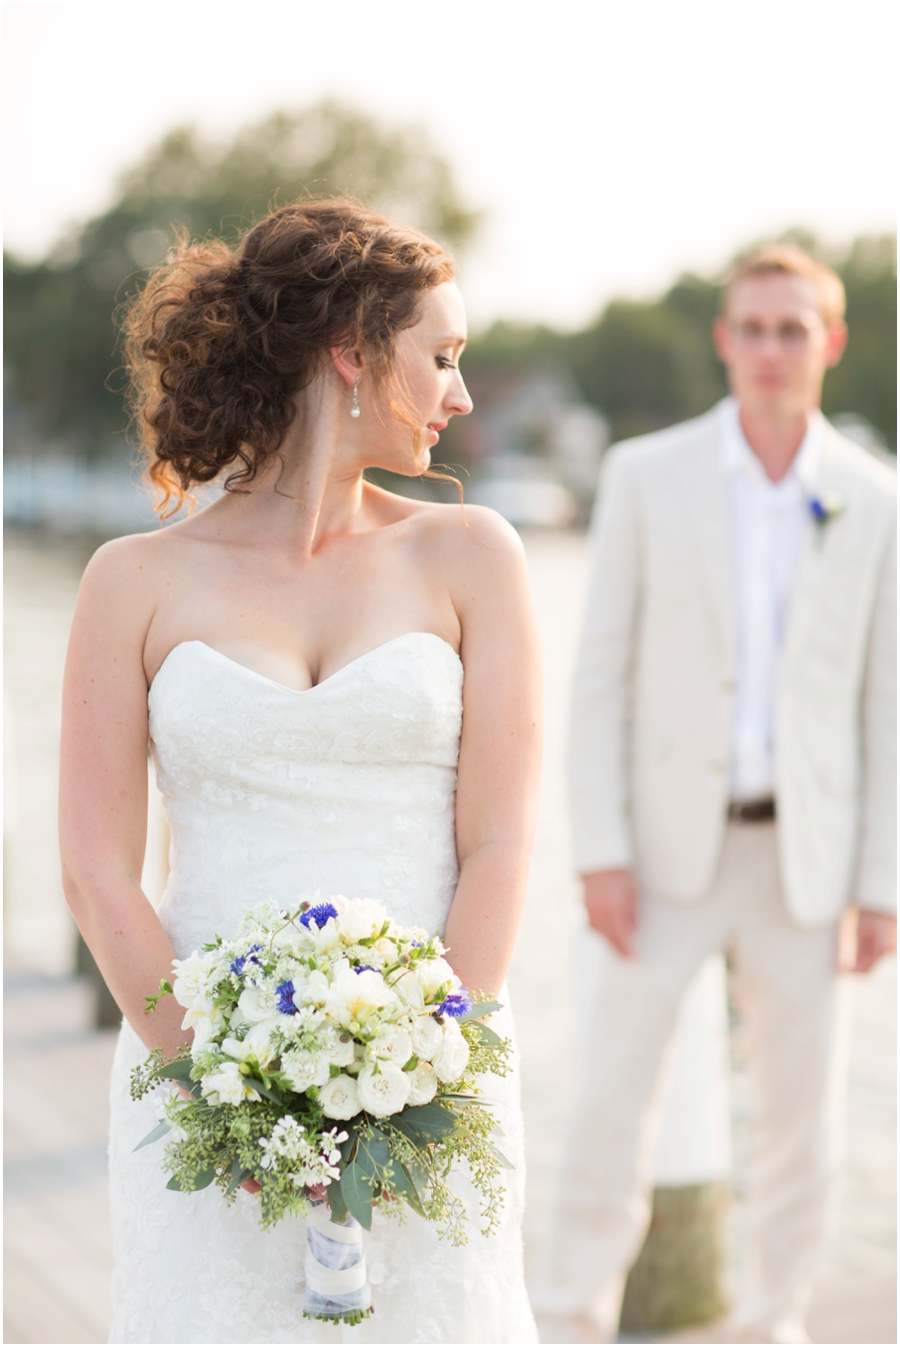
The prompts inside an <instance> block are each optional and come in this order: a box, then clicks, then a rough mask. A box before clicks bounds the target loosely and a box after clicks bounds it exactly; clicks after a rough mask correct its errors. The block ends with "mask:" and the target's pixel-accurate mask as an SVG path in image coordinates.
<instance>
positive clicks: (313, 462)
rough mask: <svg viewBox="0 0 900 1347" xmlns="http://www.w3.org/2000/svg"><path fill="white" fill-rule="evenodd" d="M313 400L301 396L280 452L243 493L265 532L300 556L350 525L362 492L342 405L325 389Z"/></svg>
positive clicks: (306, 555) (305, 556)
mask: <svg viewBox="0 0 900 1347" xmlns="http://www.w3.org/2000/svg"><path fill="white" fill-rule="evenodd" d="M318 391H319V390H317V392H318ZM311 402H312V399H311V398H310V397H309V396H307V397H305V398H304V399H303V400H302V401H301V402H300V405H298V408H297V414H296V416H295V417H294V420H293V422H292V423H291V425H290V427H289V428H288V431H287V434H286V435H285V438H284V441H283V443H282V445H281V447H280V449H279V450H278V453H277V454H273V455H272V457H271V459H270V460H269V461H268V462H267V463H266V464H265V466H264V467H263V469H262V470H261V471H260V473H259V474H258V476H257V477H256V479H255V481H254V482H252V483H251V484H250V485H249V488H248V492H249V499H248V498H247V497H245V498H244V499H245V502H246V504H247V505H249V506H250V508H251V509H252V510H253V511H254V512H255V513H256V514H257V516H258V517H259V519H260V522H261V523H262V524H263V526H264V527H265V529H266V532H267V536H268V537H269V538H270V539H271V538H275V537H278V538H279V539H280V540H281V541H283V543H284V544H285V545H286V546H288V547H289V548H290V549H291V550H292V551H294V552H295V553H297V554H298V556H299V557H300V558H301V559H304V560H308V559H309V558H310V557H311V556H312V555H313V553H314V552H315V551H316V550H317V548H318V547H320V546H321V544H322V543H323V542H325V541H326V540H327V539H328V538H329V537H333V536H334V535H335V534H338V533H346V532H348V531H350V530H351V529H352V528H353V525H354V522H355V520H356V519H357V517H358V515H359V511H360V508H361V505H362V498H363V465H362V463H361V462H360V460H359V456H358V453H357V452H355V450H354V446H353V445H352V444H351V443H350V442H349V440H350V436H349V435H348V434H347V429H346V427H345V426H344V425H343V421H344V420H345V418H346V407H345V406H344V405H343V404H342V403H341V401H340V399H339V398H337V397H329V396H327V393H326V396H325V397H322V396H321V394H320V395H319V396H317V397H316V399H315V404H314V405H313V406H311V405H310V404H311ZM341 413H343V414H342V415H341Z"/></svg>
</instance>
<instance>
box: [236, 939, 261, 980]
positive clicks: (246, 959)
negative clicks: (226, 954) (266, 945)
mask: <svg viewBox="0 0 900 1347" xmlns="http://www.w3.org/2000/svg"><path fill="white" fill-rule="evenodd" d="M261 949H262V945H251V946H250V948H249V949H248V950H247V953H246V954H239V955H238V957H237V958H236V959H232V961H231V971H232V973H234V974H235V975H236V976H237V977H242V976H243V973H244V965H245V964H248V963H252V964H255V965H256V967H257V968H259V959H257V957H256V956H257V954H258V952H259V951H260V950H261Z"/></svg>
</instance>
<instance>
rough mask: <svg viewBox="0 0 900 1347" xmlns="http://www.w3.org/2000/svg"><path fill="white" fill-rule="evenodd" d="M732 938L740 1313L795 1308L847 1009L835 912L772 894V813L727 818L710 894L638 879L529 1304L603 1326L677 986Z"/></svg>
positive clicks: (825, 1192) (643, 1217)
mask: <svg viewBox="0 0 900 1347" xmlns="http://www.w3.org/2000/svg"><path fill="white" fill-rule="evenodd" d="M719 950H730V951H731V952H732V954H733V956H734V959H735V962H736V967H737V980H736V992H737V995H738V997H739V1002H740V1007H741V1013H742V1017H743V1019H744V1021H745V1023H746V1028H747V1037H748V1051H749V1063H748V1067H749V1073H750V1077H751V1085H752V1090H753V1096H754V1117H753V1150H754V1156H755V1160H754V1165H753V1171H752V1174H751V1190H750V1209H751V1249H750V1257H749V1267H748V1269H747V1277H746V1284H745V1285H744V1286H743V1287H741V1288H740V1295H739V1299H738V1303H737V1307H736V1312H735V1316H734V1317H735V1319H736V1320H737V1321H738V1322H740V1323H741V1324H744V1325H752V1326H753V1327H758V1328H766V1327H770V1326H773V1325H777V1324H778V1323H781V1322H782V1321H785V1320H795V1319H801V1320H802V1316H803V1314H804V1313H805V1310H806V1306H807V1303H808V1299H809V1293H810V1289H811V1284H812V1279H813V1275H814V1272H815V1266H816V1260H817V1255H818V1254H819V1251H820V1248H821V1245H822V1241H823V1236H824V1234H825V1229H826V1222H827V1218H828V1215H829V1212H830V1209H831V1207H832V1205H833V1195H834V1189H835V1184H836V1179H837V1177H838V1171H839V1162H840V1151H841V1130H842V1128H841V1123H842V1114H843V1109H842V1100H841V1093H842V1088H841V1087H842V1081H843V1077H844V1069H843V1068H844V1063H843V1059H844V1057H845V1052H844V1046H845V1042H846V1024H847V1015H846V1011H845V1007H844V1004H843V1002H844V990H845V989H844V986H843V983H844V979H841V978H839V977H838V975H837V972H836V961H837V926H836V924H830V925H828V926H823V927H815V928H804V927H801V926H798V925H797V924H796V923H795V922H794V921H793V920H792V919H791V918H790V917H789V915H788V913H787V911H786V909H785V906H784V903H783V900H782V893H781V883H780V877H779V868H778V857H777V851H776V825H775V824H772V823H757V824H748V823H732V824H729V825H728V827H727V831H726V837H725V843H724V847H723V854H722V859H721V863H720V866H719V870H718V874H717V876H716V879H715V882H714V884H713V887H712V889H711V891H710V893H709V894H708V895H707V896H706V897H705V898H704V899H702V900H701V901H699V902H697V903H695V904H691V905H687V904H683V903H677V904H676V903H675V902H672V901H666V900H665V899H663V898H659V897H654V896H653V895H649V894H642V895H641V897H640V899H639V926H638V931H637V936H636V941H635V957H634V958H633V959H624V958H619V957H618V956H617V957H615V958H614V959H613V960H611V961H610V966H609V967H608V968H607V969H605V971H604V974H603V976H602V978H601V979H600V982H599V986H598V988H597V990H596V993H595V996H594V1001H593V1008H592V1012H591V1016H590V1025H589V1030H588V1033H589V1046H588V1049H587V1052H586V1055H585V1059H584V1061H583V1063H582V1065H581V1071H580V1074H581V1082H580V1092H579V1098H578V1101H577V1105H576V1109H575V1113H574V1116H573V1119H572V1122H571V1125H570V1127H569V1132H568V1138H567V1145H566V1148H565V1158H564V1163H563V1171H562V1178H561V1183H560V1188H559V1192H560V1197H559V1201H558V1205H557V1211H556V1218H555V1221H554V1225H553V1227H552V1230H551V1239H550V1241H549V1247H548V1253H547V1259H546V1261H545V1263H544V1277H543V1279H542V1284H541V1285H540V1287H539V1288H538V1289H537V1294H536V1296H535V1306H536V1308H537V1309H538V1310H542V1311H544V1312H549V1313H555V1314H563V1315H569V1314H576V1315H582V1316H585V1317H586V1318H588V1319H590V1320H591V1321H592V1322H593V1324H594V1325H595V1327H596V1330H597V1333H598V1336H599V1338H600V1340H601V1341H614V1340H615V1336H616V1330H617V1326H618V1319H619V1311H620V1305H621V1298H622V1292H623V1289H624V1285H625V1279H626V1277H627V1273H628V1269H629V1268H630V1266H631V1264H632V1263H633V1261H634V1259H635V1258H636V1257H637V1254H638V1252H639V1250H640V1247H641V1244H642V1242H643V1240H644V1237H645V1234H646V1230H647V1226H648V1223H649V1218H650V1198H651V1186H652V1175H651V1165H652V1159H653V1149H654V1143H655V1139H656V1132H657V1124H658V1115H659V1106H660V1103H661V1093H662V1086H663V1083H664V1079H665V1067H666V1059H667V1053H668V1052H669V1050H670V1049H671V1048H672V1046H673V1039H674V1032H675V1027H676V1024H677V1018H678V1005H679V1000H680V997H681V995H682V993H683V991H684V990H685V988H686V987H687V985H688V983H689V982H690V980H691V978H692V976H693V975H694V973H695V972H696V971H697V969H698V968H699V967H700V965H701V963H702V962H703V960H704V959H705V958H706V957H707V955H709V954H711V953H713V952H715V951H719Z"/></svg>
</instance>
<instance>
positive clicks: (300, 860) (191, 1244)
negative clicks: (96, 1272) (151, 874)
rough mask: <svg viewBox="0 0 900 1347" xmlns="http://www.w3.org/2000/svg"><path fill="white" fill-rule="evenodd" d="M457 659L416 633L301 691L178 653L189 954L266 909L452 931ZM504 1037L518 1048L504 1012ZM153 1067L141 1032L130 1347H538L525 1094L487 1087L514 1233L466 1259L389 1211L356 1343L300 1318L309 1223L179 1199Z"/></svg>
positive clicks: (170, 685)
mask: <svg viewBox="0 0 900 1347" xmlns="http://www.w3.org/2000/svg"><path fill="white" fill-rule="evenodd" d="M462 679H463V671H462V665H461V662H460V659H459V657H458V655H457V654H456V653H455V651H454V650H453V649H452V648H451V647H450V646H449V645H447V643H446V642H445V641H443V640H441V639H440V638H439V637H437V636H434V635H431V634H428V633H422V632H413V633H410V634H408V635H406V636H400V637H398V638H397V639H396V640H393V641H389V642H387V644H385V645H382V646H380V647H378V648H377V649H376V650H373V651H371V652H370V653H369V654H367V655H363V656H362V657H361V658H360V659H357V660H354V662H353V663H352V664H349V665H347V666H346V667H345V668H343V669H341V670H339V671H338V672H337V673H336V674H334V675H333V677H331V678H328V679H326V680H325V681H324V682H322V683H320V684H319V685H318V686H317V687H314V688H311V689H309V691H307V692H296V691H294V690H292V689H290V688H286V687H283V686H282V685H281V684H279V683H275V682H272V681H271V680H270V679H268V678H264V677H263V676H262V675H260V674H256V673H254V672H252V671H251V670H249V669H246V668H244V667H243V666H242V665H240V664H236V663H235V662H234V661H232V660H230V659H228V658H227V657H226V656H224V655H221V654H219V653H218V652H217V651H215V650H213V649H211V648H210V647H209V646H207V645H205V644H203V642H201V641H187V642H185V643H184V644H182V645H178V646H176V647H175V649H174V650H173V651H172V652H171V653H170V655H169V656H168V658H167V659H166V660H165V662H164V664H163V666H162V668H161V669H160V671H159V673H158V674H157V676H156V678H155V679H154V682H153V686H152V687H151V689H150V699H149V704H150V733H151V738H152V742H153V749H154V755H155V758H156V764H157V774H158V779H159V783H160V788H161V790H162V793H163V797H164V800H165V805H166V812H167V815H168V819H169V825H170V828H171V833H172V858H171V861H172V869H171V876H170V880H169V884H168V886H167V889H166V892H165V894H164V896H163V899H162V902H161V905H160V917H161V919H162V921H163V924H164V925H165V927H166V930H167V931H168V932H169V935H170V936H171V939H172V943H173V944H174V946H175V949H176V951H177V953H178V955H179V956H180V957H184V956H186V955H187V954H190V952H191V951H192V950H194V949H198V948H199V947H200V946H202V945H203V944H204V943H205V942H206V941H208V940H210V939H211V938H212V937H213V936H215V935H216V934H221V935H229V934H230V933H231V932H232V931H233V929H234V928H235V926H236V924H237V922H238V920H239V918H240V917H241V916H242V915H243V913H244V912H246V911H247V910H248V909H249V908H251V907H253V906H254V905H255V904H256V903H258V902H260V901H261V900H263V899H265V898H269V897H274V898H276V899H277V900H278V901H279V902H280V903H282V904H284V905H287V904H292V903H294V902H296V901H297V900H298V899H299V897H300V896H301V895H302V894H310V893H312V892H314V891H315V890H319V891H320V892H321V894H322V896H323V898H324V897H326V896H328V895H331V894H335V893H342V894H344V895H346V896H348V897H358V896H366V897H374V898H378V899H380V900H381V901H382V902H383V903H384V905H385V906H386V908H387V909H388V911H389V912H390V913H391V914H392V915H393V916H394V917H395V918H396V919H397V920H398V921H399V922H401V923H404V924H412V923H415V924H417V925H420V926H424V927H426V928H428V929H429V930H437V931H440V930H442V929H443V926H444V922H445V920H446V917H447V911H448V908H449V906H450V902H451V900H452V897H453V892H454V886H455V883H456V878H457V860H456V850H455V843H454V802H455V789H456V767H457V756H458V751H459V735H460V725H461V717H462ZM492 1024H494V1025H495V1026H496V1028H497V1029H498V1030H499V1031H500V1032H501V1033H503V1034H504V1035H510V1034H511V1032H512V1021H511V1017H510V1014H509V1011H508V1010H504V1011H502V1012H499V1013H498V1014H497V1015H496V1016H495V1018H494V1020H493V1021H492ZM145 1055H146V1053H145V1050H144V1048H143V1047H142V1045H141V1043H140V1040H139V1039H138V1037H137V1035H136V1034H135V1033H134V1031H133V1030H132V1029H131V1028H130V1027H129V1026H128V1025H127V1024H126V1025H125V1026H124V1027H123V1029H122V1034H121V1038H120V1040H119V1045H118V1050H117V1053H116V1059H115V1064H114V1067H113V1079H112V1090H111V1107H112V1118H111V1139H110V1184H111V1205H112V1221H113V1240H114V1249H115V1271H114V1274H113V1304H114V1321H113V1327H112V1332H111V1335H110V1341H111V1342H115V1343H127V1342H146V1343H195V1342H203V1343H275V1342H283V1343H302V1342H335V1343H337V1342H359V1343H531V1342H536V1341H537V1333H536V1331H535V1326H534V1321H533V1319H532V1315H531V1310H530V1308H529V1304H528V1299H527V1296H526V1292H525V1283H524V1276H523V1264H522V1234H521V1225H522V1206H523V1188H524V1158H523V1138H522V1121H521V1114H520V1111H519V1099H518V1083H517V1080H516V1078H515V1075H510V1076H509V1077H507V1078H506V1079H504V1080H500V1079H498V1078H497V1077H494V1076H488V1077H486V1079H485V1086H486V1093H487V1094H489V1096H490V1097H491V1098H492V1099H493V1100H495V1101H496V1106H497V1107H496V1113H497V1117H498V1121H499V1122H500V1124H501V1126H502V1129H503V1138H502V1140H501V1143H500V1144H501V1148H502V1149H503V1151H504V1152H505V1153H506V1155H507V1156H508V1157H509V1159H510V1160H511V1161H512V1162H513V1164H514V1165H515V1169H514V1171H512V1172H511V1173H509V1172H508V1173H506V1174H505V1178H506V1180H507V1196H506V1205H505V1210H504V1217H503V1224H502V1228H501V1229H500V1231H499V1232H498V1233H497V1234H495V1235H492V1236H491V1237H489V1238H484V1237H483V1236H482V1235H481V1234H480V1226H479V1223H478V1211H477V1205H476V1204H475V1201H474V1200H473V1195H472V1190H471V1188H470V1187H469V1186H468V1183H467V1180H466V1178H465V1176H464V1175H460V1177H459V1179H458V1180H457V1181H456V1187H457V1191H459V1192H460V1193H461V1194H462V1195H464V1196H466V1198H467V1200H470V1201H471V1203H472V1209H473V1213H474V1216H473V1219H472V1221H471V1222H470V1242H469V1243H468V1244H467V1245H465V1246H463V1247H462V1248H454V1247H453V1246H452V1245H451V1244H450V1243H449V1242H448V1241H446V1240H440V1239H439V1238H438V1237H437V1235H436V1233H435V1231H434V1230H433V1229H432V1228H431V1227H429V1226H428V1225H427V1224H426V1222H424V1221H423V1220H422V1219H421V1218H420V1217H418V1216H416V1215H414V1214H413V1213H412V1212H408V1216H407V1220H406V1223H405V1224H403V1225H401V1224H399V1223H398V1222H397V1221H396V1220H395V1219H392V1218H388V1217H384V1216H381V1215H379V1214H378V1213H376V1214H375V1220H374V1224H373V1227H372V1233H371V1235H369V1236H366V1257H367V1261H368V1268H369V1278H370V1281H371V1284H372V1290H373V1296H374V1302H375V1314H374V1316H373V1317H372V1318H370V1319H367V1320H365V1321H364V1322H363V1323H362V1324H361V1325H359V1326H358V1327H356V1328H343V1327H342V1328H337V1327H331V1326H329V1325H326V1324H323V1323H321V1322H316V1321H309V1320H305V1319H304V1318H303V1317H302V1305H303V1281H302V1278H303V1253H304V1249H305V1244H306V1225H305V1222H304V1221H303V1220H301V1219H298V1218H288V1219H286V1220H284V1221H282V1222H280V1224H279V1225H277V1226H276V1227H275V1228H274V1229H273V1230H270V1231H268V1232H263V1231H262V1230H261V1229H260V1227H259V1224H258V1218H257V1203H256V1199H255V1198H253V1197H251V1196H250V1195H249V1194H248V1193H245V1192H242V1191H241V1192H239V1193H238V1195H237V1201H236V1203H235V1205H234V1206H233V1207H229V1206H227V1205H226V1203H225V1201H224V1200H223V1198H222V1195H221V1193H220V1192H219V1190H218V1189H216V1188H208V1189H205V1190H204V1191H202V1192H199V1193H193V1194H190V1195H185V1194H182V1193H177V1192H169V1191H168V1190H167V1189H166V1186H165V1185H166V1176H165V1174H164V1172H163V1171H162V1169H161V1167H160V1160H161V1156H162V1149H163V1144H164V1143H157V1144H154V1145H150V1146H147V1147H145V1148H144V1149H143V1150H140V1151H138V1152H137V1153H135V1152H134V1149H133V1148H134V1146H135V1145H136V1144H137V1142H138V1141H140V1140H141V1138H142V1137H144V1136H145V1135H146V1134H147V1133H148V1132H149V1131H150V1130H151V1129H152V1128H153V1127H154V1126H155V1123H156V1115H155V1102H154V1100H153V1099H144V1100H142V1101H141V1102H140V1103H135V1102H133V1101H132V1099H131V1098H130V1095H129V1073H130V1071H131V1068H132V1067H133V1066H134V1065H136V1064H137V1063H138V1062H139V1061H140V1060H142V1058H143V1057H144V1056H145Z"/></svg>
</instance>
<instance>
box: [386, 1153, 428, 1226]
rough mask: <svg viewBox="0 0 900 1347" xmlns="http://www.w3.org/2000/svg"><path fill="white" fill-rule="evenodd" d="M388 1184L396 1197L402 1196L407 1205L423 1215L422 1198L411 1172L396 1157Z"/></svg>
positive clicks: (419, 1214)
mask: <svg viewBox="0 0 900 1347" xmlns="http://www.w3.org/2000/svg"><path fill="white" fill-rule="evenodd" d="M390 1186H391V1188H392V1189H393V1191H394V1192H395V1193H396V1194H397V1196H398V1197H402V1198H403V1199H404V1200H405V1201H406V1203H407V1205H408V1206H410V1207H412V1209H413V1211H414V1212H415V1213H416V1214H417V1215H418V1216H424V1215H425V1208H424V1207H423V1206H422V1199H421V1197H420V1196H419V1190H418V1188H417V1187H416V1184H415V1181H414V1179H413V1176H412V1174H410V1172H409V1170H408V1169H407V1167H406V1165H403V1164H401V1163H400V1161H399V1160H396V1159H395V1160H394V1163H393V1172H392V1174H391V1184H390Z"/></svg>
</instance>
